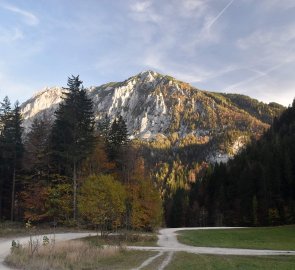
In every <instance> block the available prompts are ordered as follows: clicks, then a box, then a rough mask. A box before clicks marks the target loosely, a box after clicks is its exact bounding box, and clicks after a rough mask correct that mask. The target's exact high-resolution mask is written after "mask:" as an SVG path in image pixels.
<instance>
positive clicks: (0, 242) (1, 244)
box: [0, 232, 94, 270]
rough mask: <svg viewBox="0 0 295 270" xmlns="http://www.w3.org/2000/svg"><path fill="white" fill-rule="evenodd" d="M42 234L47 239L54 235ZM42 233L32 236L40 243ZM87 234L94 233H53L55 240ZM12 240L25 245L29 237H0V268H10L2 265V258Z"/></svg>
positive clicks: (3, 269) (81, 236)
mask: <svg viewBox="0 0 295 270" xmlns="http://www.w3.org/2000/svg"><path fill="white" fill-rule="evenodd" d="M44 235H46V236H48V237H49V239H53V237H54V236H53V235H52V234H44ZM44 235H39V236H34V240H36V239H38V240H39V241H40V243H42V241H43V236H44ZM89 235H94V233H93V232H91V233H89V232H86V233H58V234H56V235H55V240H56V241H67V240H73V239H78V238H83V237H86V236H89ZM12 240H15V241H17V242H19V243H20V244H22V245H26V244H27V243H28V242H29V240H30V237H29V236H26V237H16V238H6V239H5V238H1V239H0V270H10V269H11V268H9V267H8V266H6V265H4V259H5V257H6V256H8V255H9V253H10V248H11V243H12Z"/></svg>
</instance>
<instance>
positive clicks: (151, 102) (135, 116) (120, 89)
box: [21, 70, 284, 152]
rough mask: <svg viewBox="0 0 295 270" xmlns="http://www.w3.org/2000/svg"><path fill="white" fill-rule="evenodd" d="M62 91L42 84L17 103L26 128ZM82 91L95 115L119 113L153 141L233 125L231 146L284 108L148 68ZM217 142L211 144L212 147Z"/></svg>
mask: <svg viewBox="0 0 295 270" xmlns="http://www.w3.org/2000/svg"><path fill="white" fill-rule="evenodd" d="M64 91H66V90H65V89H63V88H61V87H53V88H44V89H42V91H39V92H38V93H37V94H35V95H34V96H33V97H32V98H31V99H29V100H28V101H26V102H24V103H23V104H22V106H21V108H22V114H23V117H24V126H25V128H26V129H27V128H29V126H30V124H31V123H32V121H33V119H34V118H35V117H39V116H41V115H43V114H47V115H48V116H49V117H51V118H52V117H53V113H54V111H55V110H56V108H57V107H58V104H59V103H60V102H61V101H62V93H63V92H64ZM87 91H88V95H89V97H91V98H92V100H93V103H94V113H95V118H96V121H99V120H100V119H101V118H102V117H104V116H105V114H107V115H108V116H110V118H111V119H114V118H115V117H116V116H117V115H118V114H120V115H122V116H123V118H124V119H125V121H126V124H127V128H128V132H129V134H130V138H131V139H134V138H138V139H140V140H147V141H152V140H158V138H159V135H161V136H162V137H161V136H160V137H161V138H162V139H163V138H164V139H167V140H169V141H171V142H172V141H175V143H176V144H175V145H176V146H177V145H180V144H181V141H184V140H185V139H186V138H187V137H189V139H188V138H187V140H190V142H189V143H196V144H199V143H204V142H205V141H206V142H208V141H212V139H214V140H217V141H218V140H221V141H222V140H223V139H220V137H222V136H224V135H226V136H229V135H228V134H231V135H230V136H233V135H232V134H233V131H237V133H238V135H235V136H234V137H235V139H233V140H232V146H233V145H234V144H235V143H236V141H237V139H239V138H242V137H247V139H246V140H245V143H246V141H247V140H248V139H249V137H250V136H252V135H254V136H260V135H261V134H262V133H263V132H264V130H266V129H267V128H268V127H269V124H270V122H271V121H272V119H273V117H276V116H277V115H279V114H280V112H281V111H282V110H283V108H284V107H283V106H281V105H276V106H275V107H274V106H272V105H268V104H265V103H262V102H259V101H257V100H255V99H251V98H250V97H247V96H239V95H234V94H226V93H214V92H209V91H204V90H200V89H197V88H196V87H193V86H191V85H190V84H188V83H185V82H182V81H179V80H177V79H175V78H173V77H171V76H167V75H162V74H159V73H157V72H154V71H151V70H148V71H144V72H141V73H139V74H137V75H135V76H132V77H130V78H128V79H126V80H125V81H122V82H110V83H106V84H103V85H101V86H92V87H90V88H89V89H87ZM249 104H250V105H252V107H253V108H251V106H250V105H249ZM280 106H281V107H280ZM249 108H250V109H249ZM260 112H261V113H260ZM260 114H261V115H260ZM172 137H173V138H172ZM218 138H219V139H218ZM239 140H240V139H239ZM182 144H184V145H186V144H187V142H186V143H183V142H182ZM171 145H173V142H172V143H171ZM216 145H218V142H216ZM219 148H220V147H219V146H216V147H215V150H216V149H219ZM215 152H216V151H215Z"/></svg>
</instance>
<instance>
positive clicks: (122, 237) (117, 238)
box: [84, 233, 158, 246]
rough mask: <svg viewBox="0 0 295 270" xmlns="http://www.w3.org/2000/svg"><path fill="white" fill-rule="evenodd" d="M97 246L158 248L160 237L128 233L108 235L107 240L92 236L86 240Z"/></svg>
mask: <svg viewBox="0 0 295 270" xmlns="http://www.w3.org/2000/svg"><path fill="white" fill-rule="evenodd" d="M84 239H85V240H86V241H88V242H89V243H91V244H92V245H95V246H103V245H119V246H157V241H158V237H157V235H156V234H144V233H128V234H127V235H126V234H118V235H108V236H107V237H105V238H102V237H100V236H90V237H86V238H84Z"/></svg>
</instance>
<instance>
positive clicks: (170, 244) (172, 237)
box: [128, 227, 295, 256]
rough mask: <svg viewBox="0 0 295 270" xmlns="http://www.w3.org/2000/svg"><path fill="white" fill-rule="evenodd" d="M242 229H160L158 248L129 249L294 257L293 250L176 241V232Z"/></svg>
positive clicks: (294, 252)
mask: <svg viewBox="0 0 295 270" xmlns="http://www.w3.org/2000/svg"><path fill="white" fill-rule="evenodd" d="M237 228H242V227H191V228H167V229H161V230H160V231H159V235H158V238H159V240H158V243H157V244H158V247H139V246H130V247H128V248H129V249H136V250H154V251H166V252H169V251H170V252H173V251H174V252H177V251H185V252H188V253H195V254H211V255H240V256H273V255H295V251H293V250H268V249H242V248H215V247H193V246H189V245H184V244H181V243H179V242H178V240H177V231H184V230H217V229H237Z"/></svg>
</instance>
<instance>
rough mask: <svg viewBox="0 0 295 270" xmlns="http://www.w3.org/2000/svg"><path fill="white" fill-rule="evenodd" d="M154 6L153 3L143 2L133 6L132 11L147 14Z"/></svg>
mask: <svg viewBox="0 0 295 270" xmlns="http://www.w3.org/2000/svg"><path fill="white" fill-rule="evenodd" d="M151 5H152V2H151V1H141V2H135V3H133V4H131V10H133V11H135V12H145V11H147V9H148V8H149V7H150V6H151Z"/></svg>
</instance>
